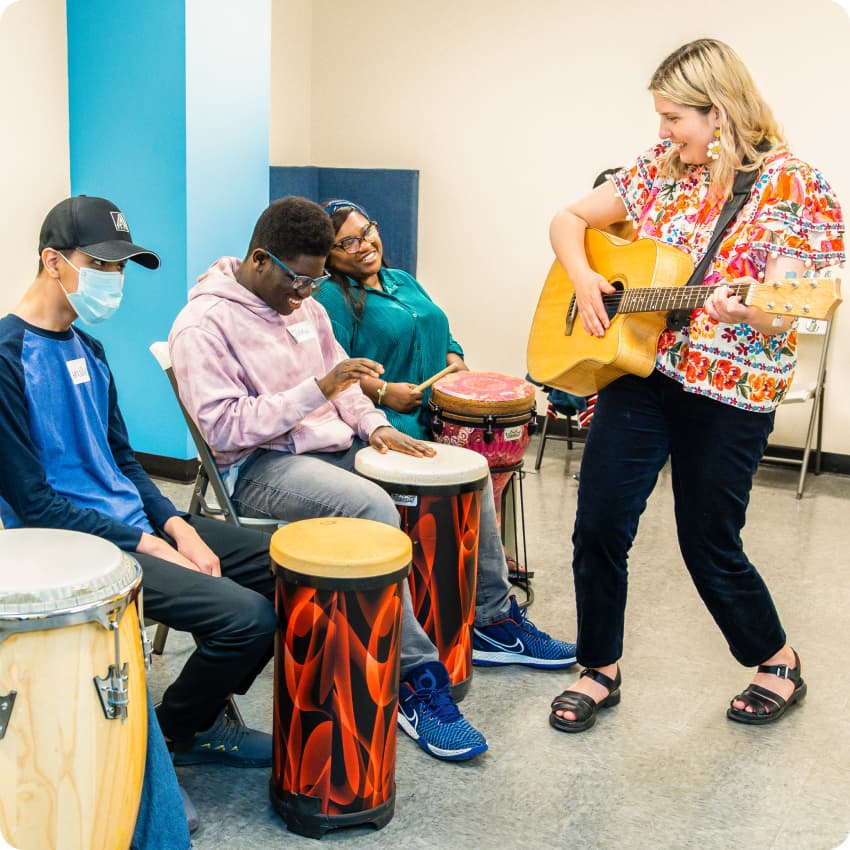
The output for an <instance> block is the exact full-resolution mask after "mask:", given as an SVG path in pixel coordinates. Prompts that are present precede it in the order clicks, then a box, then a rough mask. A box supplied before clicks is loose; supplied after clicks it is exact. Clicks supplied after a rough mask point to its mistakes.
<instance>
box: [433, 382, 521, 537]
mask: <svg viewBox="0 0 850 850" xmlns="http://www.w3.org/2000/svg"><path fill="white" fill-rule="evenodd" d="M428 407H429V408H430V410H431V429H432V431H433V433H434V440H435V441H436V442H438V443H449V444H450V445H453V446H462V447H463V448H466V449H471V450H472V451H474V452H478V453H479V454H481V455H482V456H483V457H485V458H486V459H487V463H488V465H489V466H490V473H491V477H492V479H493V499H494V500H495V502H496V519H497V520H498V522H499V527H500V528H501V525H502V491H503V490H504V489H505V486H506V485H507V483H508V481H509V480H510V478H511V476H512V475H513V474H514V472H515V471H516V470H517V469H519V468H520V467H521V466H522V458H523V455H524V454H525V450H526V448H527V447H528V441H529V437H530V436H531V435H532V434H534V431H535V430H536V427H537V420H536V418H535V417H536V414H537V409H536V406H535V396H534V387H533V386H532V385H531V384H529V383H528V381H524V380H522V379H521V378H513V377H511V376H510V375H502V374H500V373H499V372H455V373H454V374H451V375H446V377H445V378H440V380H439V381H437V383H435V384H434V387H433V389H432V391H431V397H430V398H429V399H428Z"/></svg>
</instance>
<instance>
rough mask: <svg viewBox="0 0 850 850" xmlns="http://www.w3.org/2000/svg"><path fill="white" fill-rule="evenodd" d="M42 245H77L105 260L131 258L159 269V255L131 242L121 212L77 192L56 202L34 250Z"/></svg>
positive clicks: (93, 255) (47, 246)
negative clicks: (71, 196) (75, 194)
mask: <svg viewBox="0 0 850 850" xmlns="http://www.w3.org/2000/svg"><path fill="white" fill-rule="evenodd" d="M45 248H57V249H63V248H78V249H79V250H80V251H82V252H83V253H84V254H88V255H89V256H91V257H94V258H95V259H97V260H104V261H105V262H111V263H115V262H119V261H121V260H133V261H134V262H136V263H139V264H140V265H143V266H145V268H148V269H158V268H159V257H158V256H157V255H156V254H154V253H153V251H148V250H147V248H142V247H141V246H139V245H134V244H133V241H132V239H131V238H130V228H129V226H128V224H127V220H126V219H125V218H124V214H123V213H122V212H121V210H119V209H118V207H116V206H115V204H113V203H112V202H111V201H107V200H106V198H93V197H89V196H88V195H77V196H76V197H73V198H66V199H65V200H64V201H61V202H60V203H58V204H56V206H55V207H53V209H52V210H50V212H49V213H48V214H47V217H46V218H45V219H44V224H42V225H41V234H40V235H39V239H38V253H39V254H41V252H42V251H43V250H44V249H45Z"/></svg>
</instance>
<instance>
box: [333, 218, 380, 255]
mask: <svg viewBox="0 0 850 850" xmlns="http://www.w3.org/2000/svg"><path fill="white" fill-rule="evenodd" d="M377 235H378V222H377V221H370V222H369V223H368V224H367V225H366V226H365V227H364V228H363V230H362V232H361V233H360V235H359V236H346V237H345V239H340V240H339V242H334V244H333V246H332V247H334V248H341V249H342V250H343V251H345V253H346V254H356V253H357V252H358V251H359V250H360V246H361V245H362V244H363V243H364V242H369V243H370V244H371V243H372V242H374V241H375V237H376V236H377Z"/></svg>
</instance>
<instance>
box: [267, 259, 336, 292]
mask: <svg viewBox="0 0 850 850" xmlns="http://www.w3.org/2000/svg"><path fill="white" fill-rule="evenodd" d="M266 253H267V254H268V255H269V258H270V259H271V260H272V261H273V262H275V263H277V264H278V265H279V266H280V267H281V268H282V269H283V270H284V271H285V272H286V273H287V274H288V275H289V276H290V277H291V278H292V288H293V289H294V290H295V292H296V293H297V294H298V296H299V298H306V297H307V296H308V295H310V294H311V293H312V292H313V291H314V290H316V289H318V288H319V287H320V286H321V285H322V284H323V283H324V282H325V281H326V280H329V279H330V276H331V274H330V272H329V271H328V270H327V269H325V270H324V272H323V273H322V274H321V275H320V276H319V277H310V276H309V275H306V274H295V272H294V271H292V269H291V268H289V266H288V265H286V263H284V262H282V261H281V260H279V259H278V258H277V257H275V255H274V254H272V253H271V251H266Z"/></svg>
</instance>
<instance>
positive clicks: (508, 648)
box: [477, 632, 525, 652]
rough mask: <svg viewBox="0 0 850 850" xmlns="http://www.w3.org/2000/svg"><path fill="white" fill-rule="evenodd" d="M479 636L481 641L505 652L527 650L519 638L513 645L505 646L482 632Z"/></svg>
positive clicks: (478, 633)
mask: <svg viewBox="0 0 850 850" xmlns="http://www.w3.org/2000/svg"><path fill="white" fill-rule="evenodd" d="M477 635H478V639H479V640H483V641H486V642H487V643H489V644H490V645H491V646H495V647H496V648H497V649H504V650H505V652H522V651H523V650H524V649H525V644H524V643H523V642H522V641H521V640H520V639H519V638H516V639H515V640H514V642H513V643H512V644H505V643H501V642H500V641H498V640H493V638H491V637H487V635H483V634H481V632H477Z"/></svg>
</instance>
